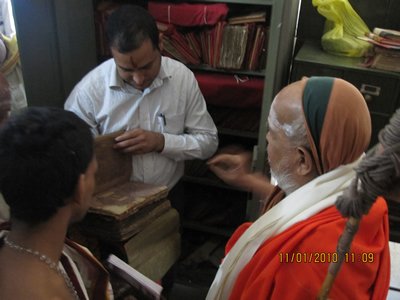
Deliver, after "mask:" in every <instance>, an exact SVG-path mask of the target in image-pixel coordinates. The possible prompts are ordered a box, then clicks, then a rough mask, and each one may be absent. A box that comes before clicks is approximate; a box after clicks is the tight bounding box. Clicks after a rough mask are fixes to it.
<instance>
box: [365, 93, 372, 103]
mask: <svg viewBox="0 0 400 300" xmlns="http://www.w3.org/2000/svg"><path fill="white" fill-rule="evenodd" d="M363 96H364V100H365V102H372V96H371V95H369V94H363Z"/></svg>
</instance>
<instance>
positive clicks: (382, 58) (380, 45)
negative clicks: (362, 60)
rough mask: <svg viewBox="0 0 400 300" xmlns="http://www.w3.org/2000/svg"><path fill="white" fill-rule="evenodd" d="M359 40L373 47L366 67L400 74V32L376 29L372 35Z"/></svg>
mask: <svg viewBox="0 0 400 300" xmlns="http://www.w3.org/2000/svg"><path fill="white" fill-rule="evenodd" d="M359 38H360V39H363V40H366V41H369V42H370V43H372V44H373V45H374V47H373V51H372V55H371V56H370V57H368V60H367V63H366V65H367V66H369V67H371V68H374V69H381V70H386V71H393V72H400V31H397V30H391V29H383V28H377V27H376V28H374V30H373V32H372V33H367V34H366V35H365V37H359Z"/></svg>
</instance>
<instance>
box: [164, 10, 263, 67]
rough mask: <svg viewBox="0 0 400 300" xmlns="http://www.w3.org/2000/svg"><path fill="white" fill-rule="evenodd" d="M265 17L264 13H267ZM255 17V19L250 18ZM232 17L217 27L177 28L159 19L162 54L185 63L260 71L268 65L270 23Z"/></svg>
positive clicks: (216, 25)
mask: <svg viewBox="0 0 400 300" xmlns="http://www.w3.org/2000/svg"><path fill="white" fill-rule="evenodd" d="M264 17H265V16H264ZM251 20H253V19H251ZM232 22H233V23H231V19H228V20H227V21H220V22H217V23H216V24H215V25H214V26H205V27H204V26H203V27H196V28H194V29H193V28H189V29H188V28H177V27H175V26H174V25H171V24H168V25H167V24H164V23H160V22H158V28H159V30H160V32H162V33H163V43H164V49H163V54H164V55H166V56H170V57H172V58H174V59H177V60H179V61H182V62H183V63H186V64H191V65H200V64H205V65H208V66H210V67H212V68H222V69H234V70H259V69H263V68H265V62H266V53H267V52H266V49H267V46H268V45H267V41H268V26H266V24H265V19H264V22H261V23H254V22H253V23H246V22H247V20H246V19H244V20H243V22H244V23H239V20H236V19H235V20H234V21H232Z"/></svg>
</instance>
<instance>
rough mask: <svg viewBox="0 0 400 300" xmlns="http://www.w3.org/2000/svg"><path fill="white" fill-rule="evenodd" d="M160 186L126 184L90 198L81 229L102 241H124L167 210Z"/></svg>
mask: <svg viewBox="0 0 400 300" xmlns="http://www.w3.org/2000/svg"><path fill="white" fill-rule="evenodd" d="M167 194H168V189H167V188H166V187H162V186H155V185H149V184H144V183H141V182H132V181H131V182H128V183H125V184H123V185H119V186H118V187H115V189H110V190H109V191H105V192H103V193H99V194H96V195H94V197H93V201H92V204H91V207H90V209H89V211H88V213H87V215H86V217H85V218H84V220H83V221H82V223H81V227H82V229H83V230H84V231H85V232H86V233H89V234H91V235H93V236H96V237H98V238H99V239H101V240H104V241H110V242H117V241H125V240H127V239H129V238H131V237H132V236H134V235H135V234H137V233H139V232H141V231H142V230H143V229H144V228H145V227H146V226H147V225H149V224H150V223H151V222H153V221H154V220H155V219H156V218H158V217H160V216H161V215H163V214H164V213H166V212H167V211H168V210H169V209H171V204H170V202H169V200H167V199H166V196H167Z"/></svg>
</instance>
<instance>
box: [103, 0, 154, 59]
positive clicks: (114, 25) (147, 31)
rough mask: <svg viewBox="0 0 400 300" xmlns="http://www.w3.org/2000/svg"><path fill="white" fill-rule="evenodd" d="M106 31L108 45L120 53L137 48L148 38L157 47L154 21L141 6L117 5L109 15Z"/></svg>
mask: <svg viewBox="0 0 400 300" xmlns="http://www.w3.org/2000/svg"><path fill="white" fill-rule="evenodd" d="M106 31H107V37H108V41H109V44H110V47H114V48H115V49H117V50H118V52H120V53H127V52H130V51H133V50H136V49H138V48H139V47H140V46H141V45H142V44H143V42H144V41H145V40H147V39H148V38H149V39H150V40H151V43H152V44H153V47H154V48H155V49H159V47H158V42H159V38H158V29H157V25H156V22H155V21H154V18H153V17H152V16H151V15H150V13H149V12H148V11H147V10H146V9H144V8H143V7H140V6H137V5H129V4H128V5H122V6H120V7H118V8H117V9H116V10H115V11H113V12H112V14H111V15H110V16H109V18H108V20H107V24H106Z"/></svg>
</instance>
